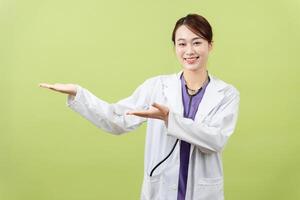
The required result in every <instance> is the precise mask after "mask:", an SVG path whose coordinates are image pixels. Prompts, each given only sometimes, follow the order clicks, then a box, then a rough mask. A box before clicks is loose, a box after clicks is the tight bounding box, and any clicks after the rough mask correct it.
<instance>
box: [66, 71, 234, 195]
mask: <svg viewBox="0 0 300 200" xmlns="http://www.w3.org/2000/svg"><path fill="white" fill-rule="evenodd" d="M181 73H182V71H181V72H179V73H178V74H172V75H160V76H156V77H153V78H149V79H147V80H146V81H145V82H144V83H143V84H142V85H140V86H139V87H138V88H137V89H136V90H135V91H134V93H133V94H132V95H131V96H129V97H127V98H125V99H122V100H120V101H118V102H117V103H113V104H109V103H107V102H105V101H103V100H101V99H99V98H97V97H96V96H94V95H93V94H92V93H90V92H89V91H88V90H86V89H84V88H82V87H81V86H79V85H78V86H77V94H76V96H75V98H73V97H71V96H68V99H67V105H68V106H69V107H70V108H71V109H73V110H74V111H76V112H78V113H79V114H80V115H82V116H83V117H85V118H86V119H88V120H89V121H91V122H92V123H93V124H95V125H96V126H97V127H99V128H101V129H103V130H105V131H107V132H110V133H112V134H116V135H119V134H122V133H125V132H129V131H132V130H133V129H135V128H137V127H138V126H139V125H141V124H142V123H143V122H145V121H147V135H146V144H145V157H144V158H145V160H144V179H143V184H142V191H141V199H142V200H176V199H177V186H178V175H179V152H180V151H179V147H180V143H179V142H180V140H184V141H187V142H189V143H191V150H190V162H189V173H188V182H187V192H186V200H222V199H224V192H223V167H222V157H221V152H222V150H223V148H224V146H225V144H226V142H227V140H228V138H229V136H230V135H231V134H232V133H233V132H234V129H235V125H236V122H237V117H238V110H239V100H240V97H239V92H238V90H237V89H236V88H235V87H234V86H232V85H230V84H228V83H225V82H224V81H222V80H220V79H218V78H217V77H214V76H213V75H211V74H209V76H210V83H209V84H208V86H207V88H206V91H205V93H204V96H203V99H202V101H201V103H200V104H199V108H198V112H197V114H196V117H195V120H192V119H188V118H184V117H183V104H182V95H181V81H180V74H181ZM154 102H156V103H159V104H162V105H165V106H167V107H168V108H169V110H170V111H169V118H168V127H166V125H165V123H164V122H163V121H162V120H158V119H146V118H141V117H137V116H132V115H126V114H125V113H126V112H127V111H130V110H139V109H147V108H149V107H150V106H151V104H152V103H154ZM178 138H179V139H180V140H179V142H178V143H177V145H176V147H175V149H174V151H173V152H172V154H171V155H170V156H169V157H168V159H166V160H165V161H164V162H163V163H162V164H161V165H159V166H158V167H157V168H156V169H155V170H154V171H153V172H152V173H153V174H152V176H150V173H151V171H152V170H153V168H154V167H155V166H156V165H157V164H158V163H159V162H160V161H162V160H163V159H164V158H165V157H167V155H168V154H169V153H170V152H171V149H172V147H173V146H174V144H175V142H176V140H177V139H178Z"/></svg>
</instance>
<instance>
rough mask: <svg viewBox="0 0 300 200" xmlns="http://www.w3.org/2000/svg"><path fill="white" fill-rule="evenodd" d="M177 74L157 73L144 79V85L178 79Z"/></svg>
mask: <svg viewBox="0 0 300 200" xmlns="http://www.w3.org/2000/svg"><path fill="white" fill-rule="evenodd" d="M176 77H177V74H176V73H174V74H160V75H156V76H153V77H150V78H147V79H146V80H145V81H144V83H143V84H144V85H149V86H154V85H156V84H162V83H164V82H166V81H170V80H176Z"/></svg>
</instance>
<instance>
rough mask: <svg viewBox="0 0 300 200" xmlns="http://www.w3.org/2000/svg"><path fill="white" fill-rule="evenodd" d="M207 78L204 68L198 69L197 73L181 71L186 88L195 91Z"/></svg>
mask: <svg viewBox="0 0 300 200" xmlns="http://www.w3.org/2000/svg"><path fill="white" fill-rule="evenodd" d="M207 76H208V73H207V70H206V68H200V69H199V70H197V71H192V70H187V69H184V70H183V77H184V80H185V81H186V84H187V86H188V88H190V89H192V90H197V89H199V88H200V87H202V85H203V84H204V82H205V80H206V77H207Z"/></svg>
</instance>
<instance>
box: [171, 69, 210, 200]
mask: <svg viewBox="0 0 300 200" xmlns="http://www.w3.org/2000/svg"><path fill="white" fill-rule="evenodd" d="M180 79H181V88H182V102H183V108H184V113H183V115H184V117H185V118H190V119H192V120H194V119H195V116H196V113H197V111H198V107H199V104H200V102H201V100H202V97H203V95H204V92H205V89H206V87H207V85H208V84H209V81H210V78H209V77H208V82H207V83H206V84H205V85H203V87H202V88H201V89H200V90H198V91H197V93H196V94H193V95H189V94H188V91H187V87H186V82H185V80H184V77H183V73H182V74H181V76H180ZM190 146H191V144H190V143H188V142H185V141H183V140H181V141H180V167H179V179H178V193H177V200H184V199H185V194H186V185H187V177H188V169H189V159H190Z"/></svg>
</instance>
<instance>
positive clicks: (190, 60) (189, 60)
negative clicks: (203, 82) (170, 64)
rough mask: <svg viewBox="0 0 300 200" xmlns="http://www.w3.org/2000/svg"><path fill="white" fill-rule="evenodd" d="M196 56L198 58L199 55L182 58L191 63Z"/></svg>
mask: <svg viewBox="0 0 300 200" xmlns="http://www.w3.org/2000/svg"><path fill="white" fill-rule="evenodd" d="M198 58H199V56H197V57H190V58H183V59H184V60H186V61H187V62H189V63H192V62H195V61H196V60H197V59H198Z"/></svg>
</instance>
